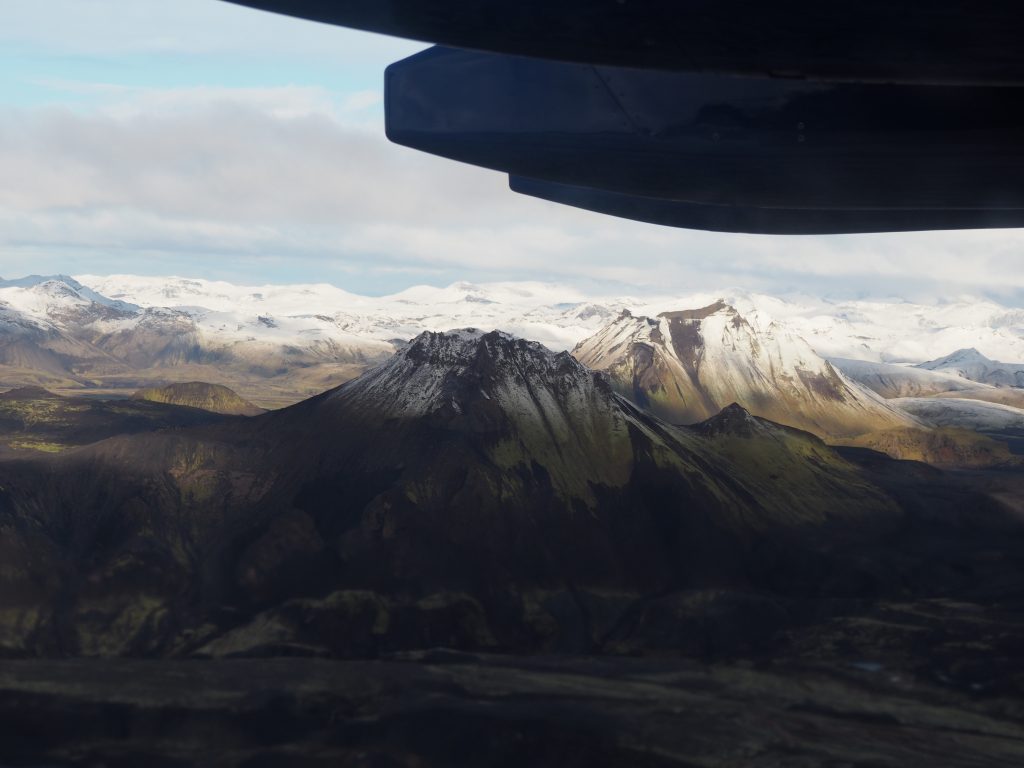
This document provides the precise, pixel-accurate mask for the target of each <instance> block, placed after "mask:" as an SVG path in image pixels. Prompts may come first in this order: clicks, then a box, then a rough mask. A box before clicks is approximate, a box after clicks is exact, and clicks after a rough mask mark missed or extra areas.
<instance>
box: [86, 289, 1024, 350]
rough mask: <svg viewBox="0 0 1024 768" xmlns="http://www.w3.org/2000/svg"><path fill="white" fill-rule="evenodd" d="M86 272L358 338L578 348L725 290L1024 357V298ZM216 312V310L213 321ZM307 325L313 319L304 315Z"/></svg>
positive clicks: (913, 344) (781, 311)
mask: <svg viewBox="0 0 1024 768" xmlns="http://www.w3.org/2000/svg"><path fill="white" fill-rule="evenodd" d="M76 279H77V281H78V282H79V283H81V284H83V285H86V286H88V287H89V288H91V289H93V290H94V291H96V292H97V293H98V294H101V295H103V296H104V297H109V299H111V300H121V301H125V302H129V303H132V304H138V305H140V306H144V307H167V308H175V309H180V310H182V311H186V312H189V313H190V314H196V315H201V316H206V315H207V313H225V315H227V316H230V317H231V318H232V319H234V320H236V321H238V322H239V323H240V324H242V325H243V326H245V327H246V328H249V329H253V330H259V329H258V328H254V323H253V321H257V322H258V320H257V318H258V317H268V318H272V319H274V320H275V321H276V322H278V323H281V322H282V320H283V319H286V318H309V317H310V316H312V317H314V318H316V316H318V315H319V316H322V317H325V318H329V319H330V321H331V326H330V328H327V329H326V330H325V332H333V330H331V329H333V328H338V329H341V330H344V331H347V332H349V333H351V334H354V335H356V336H358V337H360V338H372V339H377V340H382V341H388V340H391V339H411V338H412V337H414V336H416V335H417V334H419V333H421V332H422V331H425V330H431V331H443V330H452V329H455V328H466V327H477V328H488V329H491V328H496V329H500V330H503V331H506V332H508V333H512V334H514V335H516V336H520V337H522V338H527V339H532V340H534V341H540V342H541V343H543V344H545V345H546V346H548V347H551V348H552V349H555V350H563V349H571V348H572V347H573V346H574V345H575V344H577V343H578V342H579V341H581V340H583V339H584V338H586V337H588V336H590V335H592V334H593V333H594V332H595V331H596V330H598V329H599V328H601V327H603V326H604V325H606V324H607V323H608V322H610V321H611V320H612V319H614V317H615V316H617V315H618V314H619V312H620V311H621V310H623V309H629V310H630V311H631V312H633V313H634V314H636V315H647V316H651V317H653V316H656V315H658V314H660V313H661V312H666V311H672V310H673V309H677V308H678V307H681V306H686V307H700V306H707V305H708V304H712V303H714V302H715V301H717V300H718V299H719V298H722V299H724V300H725V301H726V303H728V304H730V305H731V306H733V307H736V309H737V310H738V311H739V312H740V313H742V314H743V315H744V316H746V315H750V314H752V313H754V312H755V311H756V312H759V313H761V314H763V315H766V316H770V317H772V318H774V319H775V320H778V321H780V322H784V323H785V324H786V326H787V327H788V328H790V329H791V330H792V331H793V333H795V334H796V335H798V336H800V337H802V338H804V339H805V340H806V341H807V342H808V343H809V344H810V345H811V347H813V348H814V350H815V351H816V352H817V353H818V354H819V355H821V356H822V357H826V358H831V357H841V358H850V359H857V360H870V361H874V362H893V363H920V362H924V361H926V360H933V359H935V358H938V357H941V356H942V355H945V354H948V353H949V352H950V350H954V349H960V348H965V347H975V348H977V349H979V350H981V352H982V353H984V354H985V355H988V356H989V357H991V358H993V359H1001V360H1019V361H1024V310H1022V309H1015V308H1008V307H1004V306H1001V305H999V304H996V303H995V302H992V301H984V300H976V299H962V300H957V301H946V302H939V303H935V304H915V303H911V302H907V301H902V300H892V301H832V300H828V299H822V298H820V297H814V296H806V295H794V296H789V297H785V298H781V297H776V296H768V295H764V294H757V293H751V292H748V291H742V290H728V289H727V290H721V291H715V292H713V293H689V294H688V293H679V292H674V293H666V294H664V295H644V296H628V295H622V294H616V295H609V294H607V293H605V294H589V293H586V292H584V291H581V290H579V289H577V288H572V287H569V286H562V285H552V284H544V283H486V284H473V283H465V282H460V283H454V284H452V285H450V286H447V287H441V288H438V287H431V286H417V287H414V288H409V289H407V290H405V291H402V292H401V293H397V294H393V295H390V296H380V297H372V296H358V295H356V294H352V293H349V292H347V291H343V290H341V289H339V288H335V287H334V286H331V285H325V284H313V285H263V286H243V285H233V284H230V283H226V282H216V281H208V280H191V279H185V278H179V277H136V276H130V275H114V276H109V277H97V276H89V275H80V276H78V277H77V278H76ZM215 320H216V317H213V316H211V323H210V324H211V325H215V323H214V322H213V321H215ZM303 327H306V326H303Z"/></svg>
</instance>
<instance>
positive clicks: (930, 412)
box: [892, 397, 1024, 433]
mask: <svg viewBox="0 0 1024 768" xmlns="http://www.w3.org/2000/svg"><path fill="white" fill-rule="evenodd" d="M892 403H893V405H896V406H897V407H899V408H902V409H903V410H905V411H907V412H908V413H911V414H913V415H915V416H917V417H918V418H920V419H921V420H922V421H923V422H925V423H926V424H930V425H932V426H936V427H955V428H958V429H970V430H974V431H975V432H985V433H998V432H1006V431H1014V432H1021V431H1024V410H1022V409H1020V408H1014V407H1012V406H1009V405H1002V404H1000V403H986V402H982V401H979V400H966V399H964V398H959V397H905V398H898V399H896V400H893V401H892Z"/></svg>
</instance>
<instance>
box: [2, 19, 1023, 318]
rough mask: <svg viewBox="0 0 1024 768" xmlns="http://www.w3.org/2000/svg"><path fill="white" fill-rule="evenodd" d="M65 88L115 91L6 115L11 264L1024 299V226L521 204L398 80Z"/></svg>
mask: <svg viewBox="0 0 1024 768" xmlns="http://www.w3.org/2000/svg"><path fill="white" fill-rule="evenodd" d="M86 5H88V3H86ZM61 87H68V88H86V89H91V91H92V92H94V93H98V94H99V95H100V98H99V100H98V101H97V103H96V106H95V107H94V108H93V109H91V110H89V111H73V110H70V109H60V108H33V109H13V108H7V109H0V273H2V274H5V275H11V274H16V273H19V272H20V273H23V272H28V271H66V272H71V271H76V270H77V271H89V272H94V273H95V272H115V271H131V272H150V273H155V274H166V273H170V272H179V273H189V274H197V275H200V274H201V275H203V276H209V277H235V278H238V277H244V278H247V279H250V280H264V279H265V280H276V281H282V280H317V279H327V280H333V281H335V282H337V283H339V284H340V285H342V286H343V287H346V286H348V287H353V288H358V289H360V290H364V291H365V290H371V291H372V290H375V289H379V290H380V291H388V290H394V289H396V288H400V287H403V286H404V285H409V284H413V283H416V282H423V281H431V282H444V281H446V280H451V279H470V280H497V279H515V280H522V279H539V280H555V281H559V282H575V283H577V284H580V285H583V284H593V283H604V284H609V283H620V284H624V285H628V286H629V287H630V288H638V289H648V288H657V289H658V290H659V292H661V293H663V292H664V291H665V289H666V288H678V289H679V290H686V291H693V290H702V289H717V288H722V287H727V286H740V287H743V288H746V289H751V290H764V291H775V292H794V291H797V292H811V293H819V294H820V293H827V294H830V295H867V294H870V295H876V296H903V297H908V298H917V299H920V298H929V297H938V296H944V297H950V296H956V295H964V294H973V295H981V294H986V295H991V296H996V297H999V298H1000V299H1002V300H1003V301H1011V302H1019V301H1020V299H1021V297H1024V232H1021V231H1016V230H1014V231H982V232H958V233H950V232H942V233H924V234H898V235H876V236H848V237H830V238H824V237H813V238H801V237H756V236H744V235H721V234H711V233H701V232H687V231H682V230H673V229H667V228H660V227H654V226H648V225H642V224H636V223H632V222H624V221H619V220H616V219H612V218H608V217H603V216H600V215H597V214H590V213H586V212H582V211H576V210H573V209H568V208H563V207H559V206H556V205H552V204H549V203H545V202H541V201H538V200H533V199H530V198H525V197H521V196H518V195H515V194H514V193H512V192H510V191H509V190H508V188H507V182H506V179H505V178H504V177H503V176H501V175H500V174H497V173H493V172H489V171H482V170H478V169H475V168H470V167H467V166H463V165H459V164H456V163H452V162H448V161H445V160H440V159H436V158H432V157H429V156H426V155H421V154H418V153H416V152H412V151H410V150H407V149H404V148H401V147H397V146H393V145H391V144H389V143H387V141H386V140H385V139H384V138H383V135H382V131H381V130H380V128H379V126H378V125H376V124H375V123H376V120H375V119H372V118H370V117H367V113H366V110H367V109H368V108H371V109H372V108H373V107H374V106H375V105H377V104H379V100H380V94H379V93H378V92H372V91H371V92H363V91H360V92H356V93H351V94H344V93H341V94H339V93H334V92H331V91H328V90H326V89H324V88H321V87H305V86H301V85H296V86H287V87H275V88H238V89H233V88H225V87H212V86H211V87H197V88H173V89H159V88H125V87H120V86H118V87H114V86H106V85H89V84H85V85H82V84H74V83H70V84H69V83H64V84H62V85H61ZM197 266H198V267H199V271H197V269H196V267H197ZM353 281H355V282H354V283H353Z"/></svg>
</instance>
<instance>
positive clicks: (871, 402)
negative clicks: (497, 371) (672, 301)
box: [573, 300, 916, 437]
mask: <svg viewBox="0 0 1024 768" xmlns="http://www.w3.org/2000/svg"><path fill="white" fill-rule="evenodd" d="M573 354H574V355H575V356H576V357H577V358H578V359H579V360H580V361H581V362H582V363H584V364H585V365H587V366H589V367H591V368H594V369H596V370H601V371H605V372H606V373H607V374H608V375H609V376H610V378H611V380H612V381H613V382H614V385H615V387H616V388H617V389H618V390H619V391H620V392H621V393H622V394H624V395H625V396H627V397H629V398H630V399H632V400H634V401H635V402H636V403H638V404H639V405H641V406H642V407H644V408H648V409H650V410H651V411H652V412H654V413H656V414H657V415H659V416H661V417H662V418H664V419H667V420H669V421H672V422H675V423H678V424H692V423H695V422H698V421H702V420H704V419H707V418H710V417H711V416H713V415H714V414H716V413H718V412H719V411H720V410H722V408H724V407H726V406H728V405H730V404H731V403H738V404H740V405H741V406H743V407H744V408H746V409H747V410H749V411H750V412H751V413H753V414H755V415H757V416H761V417H763V418H767V419H770V420H772V421H776V422H779V423H781V424H786V425H789V426H793V427H798V428H800V429H805V430H807V431H809V432H813V433H815V434H817V435H819V436H822V437H849V436H853V435H858V434H863V433H866V432H874V431H879V430H884V429H892V428H900V427H912V426H915V425H916V422H915V420H914V419H913V418H911V417H909V416H907V415H906V414H905V413H903V412H901V411H899V410H897V409H896V408H893V407H892V406H891V405H889V404H888V403H887V402H886V401H885V400H884V399H883V398H882V397H880V396H879V395H876V394H875V393H873V392H871V391H870V390H868V389H866V388H864V387H861V386H860V385H858V384H856V383H855V382H853V381H851V380H850V379H848V378H846V377H845V376H844V375H843V374H842V373H840V372H839V371H838V370H836V368H834V367H833V366H832V365H831V364H830V363H829V362H828V361H826V360H824V359H823V358H821V357H820V356H819V355H817V354H816V353H815V351H814V350H813V349H812V348H811V347H810V345H808V344H807V343H806V342H805V341H804V340H803V339H801V338H800V337H799V336H798V335H796V334H795V333H793V332H792V331H791V330H790V329H789V328H787V327H786V325H785V324H783V323H779V322H777V321H775V320H772V319H771V318H769V317H766V316H764V315H762V314H761V313H758V312H757V311H754V312H752V313H750V314H749V315H744V314H740V312H739V311H737V310H736V308H734V307H732V306H730V305H729V304H727V303H725V302H724V301H722V300H719V301H717V302H715V303H713V304H709V305H708V306H705V307H702V308H699V309H688V310H682V311H673V312H663V313H661V314H660V315H658V316H657V317H655V318H651V317H642V316H641V317H636V316H633V315H631V314H629V313H628V312H623V313H622V314H621V315H620V316H619V317H618V319H617V320H615V321H614V322H613V323H611V324H609V325H608V326H607V327H605V328H604V329H602V330H601V331H600V332H599V333H597V334H595V335H594V336H592V337H590V338H589V339H586V340H584V341H583V342H581V343H580V344H579V345H578V346H577V347H576V348H575V350H574V351H573Z"/></svg>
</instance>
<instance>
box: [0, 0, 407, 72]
mask: <svg viewBox="0 0 1024 768" xmlns="http://www.w3.org/2000/svg"><path fill="white" fill-rule="evenodd" d="M0 44H2V45H3V46H4V47H5V48H7V49H8V50H32V51H38V52H43V53H50V54H59V55H72V56H99V57H104V58H109V57H116V56H121V55H130V54H146V55H153V54H157V55H159V54H189V55H208V54H217V55H234V56H245V57H264V58H266V57H275V56H288V57H293V58H294V57H301V58H305V59H314V60H316V61H318V62H323V63H324V64H325V65H338V64H345V65H350V66H352V65H354V66H359V67H373V68H375V69H380V68H382V67H383V66H384V65H386V64H387V63H389V62H390V61H393V60H395V59H398V58H402V57H404V56H408V55H409V54H411V53H412V52H413V51H415V50H417V49H421V48H423V45H422V44H419V43H410V42H408V41H403V40H397V39H394V38H386V37H381V36H377V35H368V34H365V33H359V32H355V31H352V30H347V29H343V28H340V27H332V26H328V25H325V24H315V23H312V22H308V21H304V20H301V19H294V18H290V17H287V16H281V15H278V14H271V13H266V12H263V11H255V10H252V9H250V8H244V7H241V6H237V5H233V4H231V3H227V2H221V0H174V2H166V0H36V1H35V2H31V3H27V2H24V3H11V2H9V3H7V4H6V6H5V8H4V18H3V24H2V25H0Z"/></svg>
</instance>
